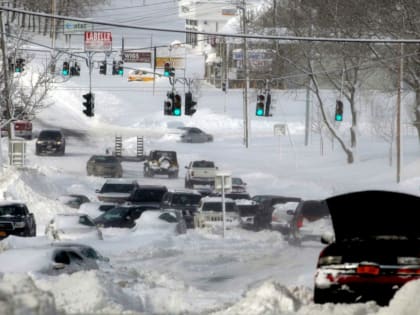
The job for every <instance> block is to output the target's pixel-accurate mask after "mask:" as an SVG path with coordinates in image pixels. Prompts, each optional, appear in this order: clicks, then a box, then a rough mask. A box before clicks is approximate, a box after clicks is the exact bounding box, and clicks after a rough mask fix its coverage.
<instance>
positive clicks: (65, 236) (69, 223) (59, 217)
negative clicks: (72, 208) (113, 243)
mask: <svg viewBox="0 0 420 315" xmlns="http://www.w3.org/2000/svg"><path fill="white" fill-rule="evenodd" d="M45 235H47V236H49V237H51V238H52V239H54V240H72V239H76V238H81V237H94V238H97V239H100V240H101V239H103V237H102V232H101V230H100V229H99V228H98V227H97V226H96V224H95V223H94V222H93V219H92V218H91V217H89V216H88V215H87V214H83V213H58V214H56V216H55V217H54V218H53V219H51V221H50V222H49V224H48V225H47V226H46V228H45Z"/></svg>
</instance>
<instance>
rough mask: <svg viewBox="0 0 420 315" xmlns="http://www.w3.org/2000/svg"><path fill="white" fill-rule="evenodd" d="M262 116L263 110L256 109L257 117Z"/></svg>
mask: <svg viewBox="0 0 420 315" xmlns="http://www.w3.org/2000/svg"><path fill="white" fill-rule="evenodd" d="M263 115H264V110H262V109H261V108H258V109H257V116H263Z"/></svg>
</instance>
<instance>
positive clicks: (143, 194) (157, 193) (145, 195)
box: [130, 189, 166, 202]
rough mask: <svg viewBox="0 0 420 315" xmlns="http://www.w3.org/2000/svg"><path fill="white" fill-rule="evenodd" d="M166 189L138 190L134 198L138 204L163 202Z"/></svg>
mask: <svg viewBox="0 0 420 315" xmlns="http://www.w3.org/2000/svg"><path fill="white" fill-rule="evenodd" d="M165 193H166V190H165V189H137V190H136V191H135V192H134V193H133V196H132V198H130V199H134V200H135V201H136V202H161V200H162V197H163V195H164V194H165Z"/></svg>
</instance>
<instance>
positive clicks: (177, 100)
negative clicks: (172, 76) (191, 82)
mask: <svg viewBox="0 0 420 315" xmlns="http://www.w3.org/2000/svg"><path fill="white" fill-rule="evenodd" d="M181 106H182V104H181V95H179V94H175V97H174V103H173V106H172V115H174V116H181Z"/></svg>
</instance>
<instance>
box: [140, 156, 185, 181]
mask: <svg viewBox="0 0 420 315" xmlns="http://www.w3.org/2000/svg"><path fill="white" fill-rule="evenodd" d="M178 172H179V166H178V160H177V156H176V152H175V151H163V150H153V151H150V152H149V156H148V157H147V159H146V161H145V162H144V164H143V174H144V177H153V176H154V175H167V176H168V177H169V178H178Z"/></svg>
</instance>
